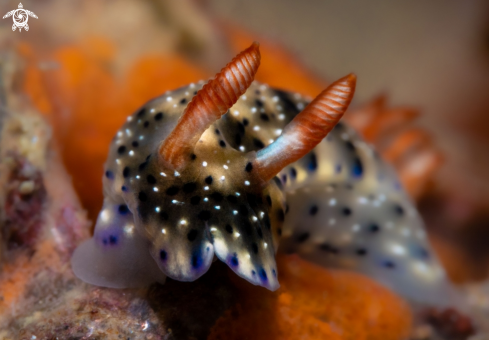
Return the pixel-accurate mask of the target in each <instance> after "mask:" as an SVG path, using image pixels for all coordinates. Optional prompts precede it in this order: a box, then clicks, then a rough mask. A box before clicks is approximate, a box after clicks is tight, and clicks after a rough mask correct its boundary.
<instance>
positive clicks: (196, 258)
mask: <svg viewBox="0 0 489 340" xmlns="http://www.w3.org/2000/svg"><path fill="white" fill-rule="evenodd" d="M200 266H202V257H201V256H200V252H196V253H194V254H193V255H192V267H193V268H195V269H197V268H199V267H200Z"/></svg>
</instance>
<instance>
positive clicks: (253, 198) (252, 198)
mask: <svg viewBox="0 0 489 340" xmlns="http://www.w3.org/2000/svg"><path fill="white" fill-rule="evenodd" d="M246 198H247V200H248V203H249V204H250V205H251V206H257V205H258V204H260V203H262V202H263V200H262V198H261V196H257V195H254V194H247V195H246Z"/></svg>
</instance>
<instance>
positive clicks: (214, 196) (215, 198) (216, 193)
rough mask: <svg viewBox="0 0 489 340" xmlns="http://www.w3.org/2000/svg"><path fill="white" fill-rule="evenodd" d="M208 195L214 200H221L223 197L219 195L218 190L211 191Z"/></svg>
mask: <svg viewBox="0 0 489 340" xmlns="http://www.w3.org/2000/svg"><path fill="white" fill-rule="evenodd" d="M209 196H210V198H212V199H213V200H214V201H216V202H221V201H222V200H223V199H224V196H223V195H221V194H220V193H219V192H213V193H212V194H210V195H209Z"/></svg>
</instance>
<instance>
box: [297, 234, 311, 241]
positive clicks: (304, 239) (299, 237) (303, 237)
mask: <svg viewBox="0 0 489 340" xmlns="http://www.w3.org/2000/svg"><path fill="white" fill-rule="evenodd" d="M309 236H311V235H309V233H302V234H300V235H299V236H297V238H296V240H297V242H298V243H302V242H305V241H306V240H307V239H308V238H309Z"/></svg>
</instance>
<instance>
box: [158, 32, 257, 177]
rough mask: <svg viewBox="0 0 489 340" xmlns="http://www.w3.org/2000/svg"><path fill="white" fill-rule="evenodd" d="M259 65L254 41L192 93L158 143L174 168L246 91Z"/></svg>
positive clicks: (161, 153)
mask: <svg viewBox="0 0 489 340" xmlns="http://www.w3.org/2000/svg"><path fill="white" fill-rule="evenodd" d="M259 66H260V50H259V44H258V43H257V42H254V43H253V44H252V45H251V46H250V47H248V48H247V49H246V50H244V51H243V52H241V53H239V54H238V55H237V56H236V57H235V58H234V59H233V60H232V61H231V62H230V63H229V64H227V65H226V67H224V68H223V69H222V70H221V72H219V73H218V74H216V76H215V77H214V79H212V80H210V81H209V82H208V83H207V84H205V85H204V87H203V88H202V89H201V90H200V91H199V92H198V93H197V94H196V95H195V97H194V98H193V99H192V101H191V102H190V103H189V104H188V106H187V108H186V109H185V111H184V113H183V115H182V117H180V120H179V121H178V123H177V125H176V126H175V128H174V129H173V131H172V132H171V133H170V134H169V135H168V137H167V138H166V139H165V140H164V141H163V143H162V144H161V146H160V150H159V154H160V156H161V157H162V159H163V160H164V161H165V162H166V163H168V164H170V165H171V166H173V167H174V168H175V169H180V168H182V167H183V166H184V165H185V163H186V162H187V160H188V159H190V154H191V153H192V150H193V148H194V146H195V144H196V143H197V141H198V140H199V138H200V136H202V134H203V133H204V131H205V130H207V128H209V126H210V125H211V124H212V123H213V122H215V121H216V120H218V119H219V118H220V117H221V116H222V115H223V114H224V113H226V112H227V110H229V109H230V108H231V106H233V105H234V103H236V101H237V100H238V98H239V97H240V96H241V95H242V94H243V93H245V92H246V90H247V89H248V87H249V86H250V85H251V83H252V82H253V79H254V77H255V74H256V71H257V70H258V67H259Z"/></svg>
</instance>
